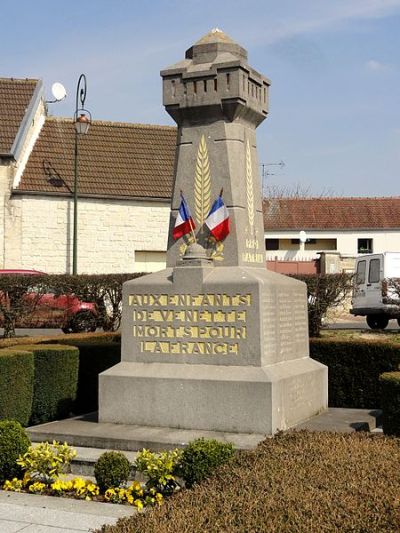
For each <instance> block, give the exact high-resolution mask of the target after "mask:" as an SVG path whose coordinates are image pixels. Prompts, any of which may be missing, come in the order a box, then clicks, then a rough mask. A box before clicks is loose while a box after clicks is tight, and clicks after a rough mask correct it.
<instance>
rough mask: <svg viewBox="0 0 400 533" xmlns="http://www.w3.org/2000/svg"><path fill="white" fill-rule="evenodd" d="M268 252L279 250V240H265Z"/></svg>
mask: <svg viewBox="0 0 400 533" xmlns="http://www.w3.org/2000/svg"><path fill="white" fill-rule="evenodd" d="M265 249H266V250H279V239H265Z"/></svg>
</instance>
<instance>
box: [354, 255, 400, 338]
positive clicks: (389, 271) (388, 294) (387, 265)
mask: <svg viewBox="0 0 400 533" xmlns="http://www.w3.org/2000/svg"><path fill="white" fill-rule="evenodd" d="M355 266H356V269H355V270H356V275H355V277H354V282H353V283H354V284H353V297H352V309H350V313H351V314H353V315H356V316H357V315H358V316H365V317H366V320H367V324H368V326H369V327H370V328H371V329H385V328H386V326H387V325H388V324H389V320H390V319H396V320H397V323H398V324H399V326H400V299H399V296H398V294H396V293H395V292H394V291H393V290H391V288H390V286H389V284H388V280H390V279H391V278H398V279H400V252H384V253H381V254H365V255H363V256H361V257H358V258H357V259H356V265H355Z"/></svg>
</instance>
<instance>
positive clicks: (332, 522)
mask: <svg viewBox="0 0 400 533" xmlns="http://www.w3.org/2000/svg"><path fill="white" fill-rule="evenodd" d="M399 461H400V447H399V442H398V439H395V438H393V437H384V436H376V435H373V436H372V435H367V434H365V433H362V432H360V433H353V434H347V435H346V434H337V433H328V432H306V431H301V432H300V431H299V432H285V433H282V434H279V435H277V436H276V437H275V438H273V439H271V438H269V439H266V440H265V441H264V442H263V443H262V444H260V445H259V446H258V447H257V448H256V449H255V450H252V451H248V452H240V453H237V454H235V458H234V459H233V460H232V461H231V462H230V463H229V464H227V465H224V466H222V467H221V468H220V469H218V471H217V472H216V473H215V475H214V476H212V478H210V479H209V480H207V481H206V482H204V483H200V484H199V485H196V486H195V487H194V488H193V489H192V490H182V491H180V492H179V493H177V494H175V495H174V497H173V498H170V499H169V500H167V501H165V504H164V505H162V506H161V507H159V508H156V509H152V510H151V512H149V513H136V514H135V515H132V516H130V517H126V518H122V519H120V520H119V521H118V524H116V525H108V526H103V527H102V528H101V531H102V533H143V532H145V533H160V532H162V533H188V532H191V533H192V532H199V531H210V532H224V533H228V532H229V533H244V532H246V533H247V532H249V533H250V532H251V533H253V532H254V533H263V532H266V533H267V532H280V533H292V532H293V533H315V532H324V533H337V532H340V531H341V532H350V531H352V532H357V533H361V532H368V533H382V532H384V531H386V532H393V533H394V532H396V531H400V513H399V494H400V470H399V468H398V464H399Z"/></svg>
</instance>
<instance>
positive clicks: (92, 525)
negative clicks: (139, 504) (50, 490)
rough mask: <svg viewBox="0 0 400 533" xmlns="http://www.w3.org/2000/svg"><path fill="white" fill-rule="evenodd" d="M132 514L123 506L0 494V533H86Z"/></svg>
mask: <svg viewBox="0 0 400 533" xmlns="http://www.w3.org/2000/svg"><path fill="white" fill-rule="evenodd" d="M135 512H136V510H135V509H134V508H132V507H129V506H125V505H113V504H110V503H100V502H87V501H84V500H74V499H71V498H56V497H54V496H40V495H37V494H24V493H16V492H5V491H0V532H1V533H14V532H16V531H24V533H26V532H28V533H50V532H51V533H54V532H55V531H60V532H62V533H72V532H75V533H76V532H77V531H90V530H93V529H96V528H100V527H101V526H102V525H104V524H115V523H116V522H117V520H118V518H121V517H124V516H131V515H132V514H134V513H135Z"/></svg>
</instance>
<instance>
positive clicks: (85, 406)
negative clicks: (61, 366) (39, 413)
mask: <svg viewBox="0 0 400 533" xmlns="http://www.w3.org/2000/svg"><path fill="white" fill-rule="evenodd" d="M111 338H112V339H113V338H115V336H114V337H111ZM60 342H61V343H62V344H68V345H72V346H76V347H77V348H78V349H79V372H78V389H77V395H76V401H75V404H74V413H76V414H82V413H90V412H91V411H97V409H98V406H99V399H98V395H99V374H100V373H101V372H103V371H104V370H107V368H110V367H111V366H114V365H116V364H117V363H119V362H120V361H121V343H120V342H110V341H109V340H107V339H106V340H105V341H103V342H101V341H100V342H99V339H95V340H94V341H90V340H89V341H84V342H82V341H80V342H79V341H78V342H76V341H74V340H70V338H69V337H68V338H63V339H62V340H61V341H60Z"/></svg>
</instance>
